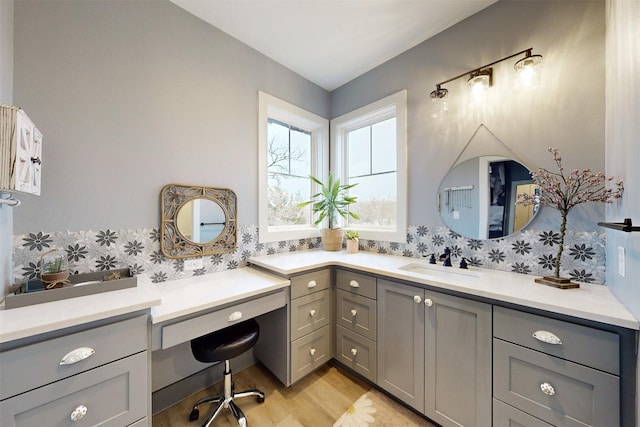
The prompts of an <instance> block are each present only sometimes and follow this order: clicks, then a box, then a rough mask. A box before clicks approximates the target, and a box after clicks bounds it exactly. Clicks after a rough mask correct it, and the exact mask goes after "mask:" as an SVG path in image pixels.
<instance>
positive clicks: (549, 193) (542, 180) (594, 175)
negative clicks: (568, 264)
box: [516, 147, 624, 287]
mask: <svg viewBox="0 0 640 427" xmlns="http://www.w3.org/2000/svg"><path fill="white" fill-rule="evenodd" d="M547 151H549V152H550V153H551V154H552V155H553V160H554V162H555V164H556V166H557V168H558V171H557V172H552V171H549V170H547V169H538V170H537V171H535V172H533V173H532V174H531V177H532V178H533V181H534V182H535V183H536V184H538V186H539V188H540V192H539V194H518V199H517V201H516V204H517V205H522V206H529V205H537V204H539V205H546V206H551V207H553V208H555V209H556V210H558V212H560V216H561V222H560V242H559V245H558V253H557V254H556V258H555V264H554V276H553V278H551V280H550V281H551V282H552V283H546V282H544V281H539V283H544V284H551V285H553V283H569V282H570V280H569V279H562V278H560V264H561V259H562V252H563V250H564V238H565V234H566V231H567V216H568V215H569V212H570V211H571V209H573V208H574V207H575V206H577V205H579V204H581V203H586V202H601V203H612V202H613V201H614V200H616V199H619V198H620V197H622V191H623V189H624V187H623V184H622V181H617V182H615V187H614V188H607V186H606V184H607V183H608V182H611V181H613V179H614V178H613V177H608V176H605V174H604V173H602V172H593V171H592V170H591V169H571V170H570V171H569V172H568V173H567V172H566V171H565V169H564V167H563V165H562V157H561V156H560V151H559V150H558V149H557V148H553V147H549V148H547ZM543 279H545V280H547V281H549V279H550V278H549V277H545V278H543ZM554 279H555V280H554ZM536 281H538V280H536ZM554 286H555V285H554ZM559 287H577V285H575V286H559Z"/></svg>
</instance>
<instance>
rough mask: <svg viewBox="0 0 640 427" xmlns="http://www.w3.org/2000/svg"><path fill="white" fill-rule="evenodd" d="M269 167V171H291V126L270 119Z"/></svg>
mask: <svg viewBox="0 0 640 427" xmlns="http://www.w3.org/2000/svg"><path fill="white" fill-rule="evenodd" d="M267 169H268V171H269V173H270V174H271V173H289V127H288V126H286V125H284V124H283V123H280V122H276V121H272V120H269V125H268V126H267Z"/></svg>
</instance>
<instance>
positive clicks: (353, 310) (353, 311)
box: [351, 308, 358, 317]
mask: <svg viewBox="0 0 640 427" xmlns="http://www.w3.org/2000/svg"><path fill="white" fill-rule="evenodd" d="M356 314H358V310H356V309H355V308H354V309H352V310H351V315H352V316H353V317H356Z"/></svg>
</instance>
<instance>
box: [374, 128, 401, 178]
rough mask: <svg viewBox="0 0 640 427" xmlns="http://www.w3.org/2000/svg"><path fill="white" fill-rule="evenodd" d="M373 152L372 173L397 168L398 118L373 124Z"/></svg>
mask: <svg viewBox="0 0 640 427" xmlns="http://www.w3.org/2000/svg"><path fill="white" fill-rule="evenodd" d="M371 139H372V146H373V152H372V153H371V165H372V166H371V173H381V172H390V171H395V170H396V119H395V117H393V118H391V119H388V120H385V121H383V122H379V123H376V124H374V125H372V126H371Z"/></svg>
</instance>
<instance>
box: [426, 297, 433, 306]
mask: <svg viewBox="0 0 640 427" xmlns="http://www.w3.org/2000/svg"><path fill="white" fill-rule="evenodd" d="M424 305H425V306H427V307H431V306H432V305H433V300H432V299H431V298H425V299H424Z"/></svg>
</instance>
